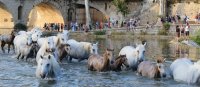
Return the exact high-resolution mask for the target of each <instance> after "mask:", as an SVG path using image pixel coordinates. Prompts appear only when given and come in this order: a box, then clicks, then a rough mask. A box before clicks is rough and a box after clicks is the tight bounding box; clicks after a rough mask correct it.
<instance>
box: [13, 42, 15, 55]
mask: <svg viewBox="0 0 200 87" xmlns="http://www.w3.org/2000/svg"><path fill="white" fill-rule="evenodd" d="M12 47H13V51H14V53H15V46H14V44H12Z"/></svg>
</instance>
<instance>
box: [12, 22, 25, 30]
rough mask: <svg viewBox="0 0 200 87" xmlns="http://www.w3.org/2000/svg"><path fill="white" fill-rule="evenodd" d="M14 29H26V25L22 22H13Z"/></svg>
mask: <svg viewBox="0 0 200 87" xmlns="http://www.w3.org/2000/svg"><path fill="white" fill-rule="evenodd" d="M14 30H15V31H21V30H23V31H27V26H26V25H24V24H22V23H17V24H15V26H14Z"/></svg>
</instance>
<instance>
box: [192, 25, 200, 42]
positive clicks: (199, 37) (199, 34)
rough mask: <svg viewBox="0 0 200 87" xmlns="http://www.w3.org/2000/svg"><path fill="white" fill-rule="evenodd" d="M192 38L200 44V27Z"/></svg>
mask: <svg viewBox="0 0 200 87" xmlns="http://www.w3.org/2000/svg"><path fill="white" fill-rule="evenodd" d="M190 38H191V39H192V40H193V41H195V42H196V43H198V44H199V45H200V29H199V30H198V31H197V32H196V33H195V34H194V35H193V36H191V37H190Z"/></svg>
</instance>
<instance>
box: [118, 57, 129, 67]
mask: <svg viewBox="0 0 200 87" xmlns="http://www.w3.org/2000/svg"><path fill="white" fill-rule="evenodd" d="M117 59H120V61H119V62H120V63H121V64H123V65H125V66H127V67H129V64H128V61H127V60H128V59H127V58H126V55H120V56H119V57H118V58H117ZM117 59H116V60H117Z"/></svg>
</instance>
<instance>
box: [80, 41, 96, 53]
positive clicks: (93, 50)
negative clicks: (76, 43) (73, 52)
mask: <svg viewBox="0 0 200 87" xmlns="http://www.w3.org/2000/svg"><path fill="white" fill-rule="evenodd" d="M80 43H81V44H82V45H83V48H84V49H85V50H86V51H90V54H98V42H97V43H90V42H80Z"/></svg>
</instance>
